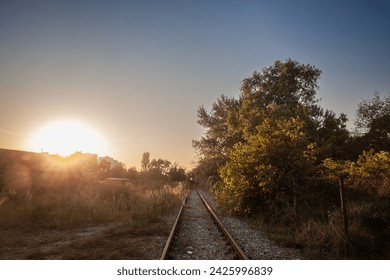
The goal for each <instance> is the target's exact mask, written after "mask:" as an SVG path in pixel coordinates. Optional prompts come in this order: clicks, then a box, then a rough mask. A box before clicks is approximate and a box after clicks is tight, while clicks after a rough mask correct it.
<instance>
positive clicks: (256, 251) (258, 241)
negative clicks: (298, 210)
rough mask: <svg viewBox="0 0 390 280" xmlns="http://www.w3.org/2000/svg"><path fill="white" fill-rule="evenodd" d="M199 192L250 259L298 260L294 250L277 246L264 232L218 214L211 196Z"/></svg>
mask: <svg viewBox="0 0 390 280" xmlns="http://www.w3.org/2000/svg"><path fill="white" fill-rule="evenodd" d="M199 192H200V193H201V194H202V195H203V197H204V198H205V199H206V201H207V202H208V203H209V204H210V206H211V207H212V209H213V210H214V211H215V212H216V213H217V214H218V217H219V219H220V220H221V222H222V223H223V224H224V226H225V227H226V228H227V230H228V231H229V232H230V234H231V235H232V236H233V237H234V238H235V239H236V241H237V243H238V244H239V245H240V247H241V248H242V249H243V250H244V252H245V253H246V254H247V256H248V257H249V258H250V259H253V260H292V259H299V258H300V257H299V255H298V254H297V253H296V252H295V251H294V250H292V249H289V248H284V247H282V246H279V245H277V244H276V243H275V242H273V241H272V240H270V239H269V238H268V237H267V235H266V234H265V233H264V232H262V231H261V230H259V229H256V228H254V227H253V226H252V225H250V224H249V223H248V222H246V221H245V220H243V219H239V218H235V217H231V216H228V215H222V214H221V213H218V211H216V210H217V207H216V205H215V202H214V199H213V198H212V196H211V195H210V194H209V193H208V192H206V191H204V190H199Z"/></svg>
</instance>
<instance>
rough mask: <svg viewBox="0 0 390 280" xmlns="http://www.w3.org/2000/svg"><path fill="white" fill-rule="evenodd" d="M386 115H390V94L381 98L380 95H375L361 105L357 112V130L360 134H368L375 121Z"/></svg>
mask: <svg viewBox="0 0 390 280" xmlns="http://www.w3.org/2000/svg"><path fill="white" fill-rule="evenodd" d="M386 115H390V94H388V95H387V96H386V97H381V96H380V95H379V93H375V95H374V97H373V98H371V99H365V100H363V101H362V102H360V103H359V105H358V109H357V110H356V120H355V126H356V129H357V130H358V131H359V132H363V133H364V132H367V131H369V130H370V129H371V127H372V124H373V121H374V120H377V119H380V118H381V117H383V116H386Z"/></svg>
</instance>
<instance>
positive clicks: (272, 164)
mask: <svg viewBox="0 0 390 280" xmlns="http://www.w3.org/2000/svg"><path fill="white" fill-rule="evenodd" d="M303 126H304V123H303V122H302V121H301V120H300V119H299V118H290V119H280V120H274V119H268V118H267V119H265V120H264V121H263V123H262V124H261V125H259V126H258V127H257V128H256V130H257V132H256V134H254V135H252V136H251V137H250V138H249V139H248V141H247V142H246V143H242V142H240V143H238V144H236V145H235V146H234V149H233V151H232V152H231V154H230V156H229V160H228V161H227V162H226V164H225V165H224V166H223V167H222V168H221V169H220V170H219V173H220V176H221V178H222V179H223V184H220V185H219V189H218V192H219V198H218V200H219V202H220V204H221V205H224V206H225V207H227V208H228V209H229V210H230V211H232V212H236V213H252V212H254V211H258V210H260V209H263V210H264V209H268V210H267V211H269V210H271V211H276V210H280V209H279V208H280V207H279V206H278V205H279V204H283V206H286V205H289V204H290V203H291V205H294V207H296V206H297V196H296V194H297V189H298V188H301V187H302V186H303V184H304V178H305V176H306V175H307V174H309V173H310V172H311V169H312V167H313V166H314V165H313V164H314V159H315V157H314V155H313V150H314V145H313V144H311V143H309V140H308V139H307V137H306V136H305V133H304V132H303Z"/></svg>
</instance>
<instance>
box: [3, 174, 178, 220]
mask: <svg viewBox="0 0 390 280" xmlns="http://www.w3.org/2000/svg"><path fill="white" fill-rule="evenodd" d="M41 177H42V176H41ZM25 182H26V180H25V179H23V178H22V179H21V180H20V181H19V182H14V184H11V185H9V186H7V187H6V188H4V189H3V191H2V192H1V193H0V225H1V226H2V227H3V228H12V227H15V226H20V225H22V224H24V225H26V226H33V227H39V228H72V227H79V226H82V225H94V224H99V223H109V222H114V221H116V222H127V223H149V222H154V221H157V220H159V219H160V218H161V217H163V216H165V215H169V214H171V213H174V212H175V207H177V205H180V201H181V199H182V196H183V193H184V188H183V187H182V186H176V187H168V186H160V187H158V188H153V189H151V188H145V187H140V186H128V185H122V184H118V183H102V182H97V181H88V180H87V181H86V180H84V178H79V179H77V178H71V176H70V175H69V176H65V175H64V176H62V175H61V176H60V177H58V176H55V177H50V176H47V174H46V175H45V178H36V179H35V180H34V182H33V183H32V184H31V183H29V184H23V183H25ZM29 182H31V181H29Z"/></svg>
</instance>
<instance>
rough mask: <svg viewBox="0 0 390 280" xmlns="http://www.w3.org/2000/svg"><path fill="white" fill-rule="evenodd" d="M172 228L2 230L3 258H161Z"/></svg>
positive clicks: (162, 225)
mask: <svg viewBox="0 0 390 280" xmlns="http://www.w3.org/2000/svg"><path fill="white" fill-rule="evenodd" d="M168 234H169V225H167V224H165V223H156V224H153V225H149V226H147V227H145V226H139V227H137V228H135V227H134V226H129V225H124V224H107V225H97V226H91V227H85V228H79V229H72V230H58V229H54V230H37V229H29V228H16V229H8V230H1V231H0V259H3V260H6V259H9V260H21V259H22V260H23V259H24V260H26V259H40V260H44V259H88V260H93V259H105V260H108V259H158V258H159V257H160V252H161V251H162V248H163V246H164V243H165V240H166V237H167V236H168Z"/></svg>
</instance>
